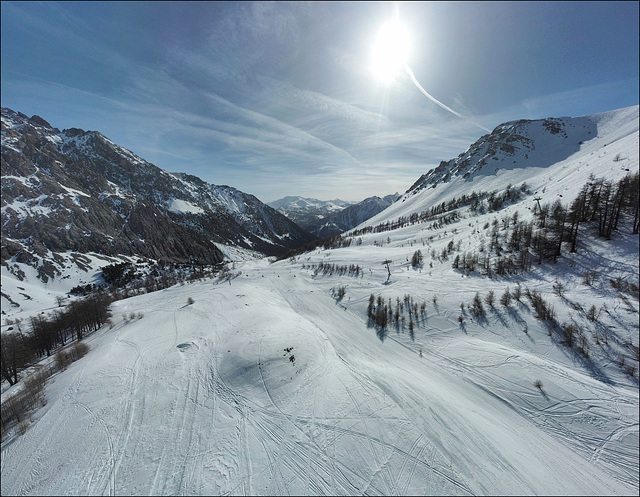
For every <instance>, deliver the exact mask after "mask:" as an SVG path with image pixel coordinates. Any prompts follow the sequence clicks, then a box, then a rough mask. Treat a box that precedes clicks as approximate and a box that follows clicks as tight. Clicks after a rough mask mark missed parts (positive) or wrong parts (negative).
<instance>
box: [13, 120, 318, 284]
mask: <svg viewBox="0 0 640 497" xmlns="http://www.w3.org/2000/svg"><path fill="white" fill-rule="evenodd" d="M2 227H3V228H2V261H3V263H6V261H7V260H9V259H11V258H12V257H16V258H17V260H18V261H22V262H24V261H28V260H33V261H35V259H34V258H39V259H40V260H42V259H47V263H48V264H49V265H54V266H55V265H56V262H55V259H56V255H55V254H56V253H58V254H59V253H62V252H66V251H68V250H71V251H74V252H78V253H89V252H93V253H97V254H103V255H105V256H117V255H128V256H132V255H137V256H141V257H148V258H152V259H156V260H167V261H176V262H198V263H205V264H215V263H219V262H221V261H222V259H223V255H222V252H221V251H220V249H219V248H218V247H217V245H216V244H222V245H229V246H234V247H243V248H246V249H250V250H253V251H257V252H260V253H262V254H266V255H275V254H278V253H282V252H283V251H285V250H287V249H291V248H293V247H296V246H299V245H300V244H302V243H306V242H308V241H309V240H312V239H313V236H312V235H310V234H309V233H307V232H306V231H304V230H302V229H301V228H300V227H299V226H297V225H296V224H295V223H293V222H291V221H290V220H289V219H287V218H286V217H285V216H283V215H281V214H280V213H278V212H277V211H275V210H274V209H272V208H270V207H268V206H267V205H265V204H263V203H262V202H260V201H259V200H258V199H257V198H256V197H254V196H253V195H249V194H246V193H243V192H240V191H238V190H236V189H234V188H231V187H229V186H216V185H211V184H207V183H205V182H204V181H202V180H200V179H199V178H197V177H195V176H191V175H186V174H181V173H169V172H166V171H163V170H161V169H160V168H158V167H156V166H154V165H153V164H150V163H149V162H147V161H145V160H144V159H142V158H141V157H139V156H137V155H135V154H134V153H132V152H130V151H129V150H126V149H124V148H122V147H120V146H118V145H116V144H115V143H113V142H112V141H111V140H109V139H108V138H107V137H105V136H104V135H102V134H101V133H99V132H97V131H83V130H80V129H76V128H72V129H67V130H64V131H60V130H58V129H57V128H54V127H52V126H51V125H50V124H49V123H48V122H46V121H45V120H44V119H42V118H41V117H39V116H33V117H31V118H29V117H27V116H26V115H24V114H21V113H19V112H15V111H13V110H11V109H7V108H3V109H2ZM33 261H32V262H33ZM33 264H35V265H37V264H38V263H37V262H33ZM58 269H59V268H58ZM52 271H53V273H52V275H53V274H55V272H56V271H57V269H53V270H52Z"/></svg>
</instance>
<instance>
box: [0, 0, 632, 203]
mask: <svg viewBox="0 0 640 497" xmlns="http://www.w3.org/2000/svg"><path fill="white" fill-rule="evenodd" d="M394 12H395V14H397V17H398V19H399V20H400V22H401V23H403V25H404V26H405V27H406V29H407V32H408V33H409V34H408V38H409V45H410V47H409V52H408V55H407V61H406V66H405V67H406V68H407V71H406V72H407V74H399V75H397V76H396V78H395V80H393V81H391V82H390V83H382V82H381V81H379V80H377V79H376V78H375V77H374V76H373V74H372V71H371V51H372V48H373V46H374V42H375V39H376V34H377V33H378V30H379V29H380V27H381V26H382V25H383V24H384V23H385V22H388V21H389V20H391V19H392V17H393V16H394ZM458 27H461V28H462V29H460V30H458ZM96 28H98V29H96ZM638 45H639V43H638V2H514V3H493V2H475V3H464V2H444V3H431V2H415V3H414V2H409V3H400V4H397V3H394V2H381V3H378V2H339V3H333V2H330V3H315V2H299V3H289V2H285V3H266V2H233V3H231V2H213V3H195V2H179V3H177V2H142V3H129V2H124V3H118V2H100V3H94V2H73V3H71V2H60V3H41V4H32V3H22V2H2V59H1V65H2V66H1V67H2V76H1V77H2V85H1V88H2V106H3V107H9V108H11V109H13V110H14V111H16V112H22V113H24V114H27V115H29V116H31V115H34V114H35V115H39V116H41V117H42V118H44V119H45V120H47V121H48V122H49V123H50V124H51V125H52V126H53V127H56V128H59V129H66V128H71V127H77V128H82V129H85V130H95V131H99V132H100V133H102V134H104V135H105V136H107V137H108V138H109V139H111V140H112V141H114V142H115V143H117V144H118V145H120V146H123V147H125V148H127V149H129V150H131V151H132V152H134V153H135V154H137V155H139V156H140V157H142V158H143V159H145V160H147V161H149V162H151V163H153V164H155V165H156V166H158V167H160V168H161V169H163V170H166V171H169V172H184V173H188V174H193V175H195V176H197V177H199V178H201V179H203V180H204V181H206V182H208V183H212V184H216V185H223V184H224V185H229V186H232V187H233V188H236V189H238V190H241V191H243V192H246V193H249V194H252V195H255V196H256V197H258V198H259V199H260V200H261V201H263V202H265V203H267V202H272V201H275V200H279V199H281V198H284V197H286V196H300V197H304V198H315V199H321V200H327V199H340V200H345V201H351V202H358V201H361V200H363V199H364V198H367V197H371V196H374V195H375V196H380V197H384V196H385V195H389V194H392V193H394V192H400V193H402V192H404V191H406V190H407V189H408V188H409V187H410V186H411V185H412V184H413V183H414V182H415V181H416V180H417V179H418V178H419V177H420V176H421V175H422V174H424V173H426V172H428V171H429V170H430V169H432V168H434V167H435V166H437V165H438V163H439V162H440V161H442V160H449V159H452V158H455V157H456V156H458V155H459V154H460V153H462V152H463V151H464V150H466V149H467V148H468V147H469V146H470V145H471V144H472V143H473V142H475V141H476V140H477V139H478V138H480V137H481V136H482V135H484V134H486V130H488V129H494V128H495V127H496V126H498V125H500V124H502V123H504V122H507V121H512V120H518V119H541V118H546V117H565V116H566V117H579V116H583V115H592V114H597V113H600V112H605V111H610V110H615V109H619V108H623V107H630V106H634V105H638V87H639V85H638V57H639V55H638ZM410 76H411V77H410ZM430 96H433V100H432V99H431V98H429V97H430ZM425 97H428V98H425ZM435 100H437V102H436V101H435ZM436 103H437V105H436ZM283 178H286V184H283V183H284V182H285V181H283Z"/></svg>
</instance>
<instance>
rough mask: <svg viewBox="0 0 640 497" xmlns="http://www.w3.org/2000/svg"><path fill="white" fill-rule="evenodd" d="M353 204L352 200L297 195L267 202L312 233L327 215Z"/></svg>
mask: <svg viewBox="0 0 640 497" xmlns="http://www.w3.org/2000/svg"><path fill="white" fill-rule="evenodd" d="M353 204H354V202H346V201H344V200H340V199H335V200H318V199H316V198H307V197H299V196H288V197H284V198H281V199H278V200H274V201H273V202H267V205H268V206H270V207H273V208H274V209H276V210H277V211H278V212H280V213H281V214H284V215H285V216H287V217H288V218H289V219H291V220H292V221H294V222H295V223H296V224H297V225H299V226H300V227H301V228H304V229H305V230H307V231H309V232H310V233H313V230H315V229H317V227H318V226H319V225H320V223H322V221H323V220H324V219H325V218H326V217H327V216H330V215H332V214H335V213H336V212H340V211H341V210H343V209H344V208H346V207H349V206H350V205H353Z"/></svg>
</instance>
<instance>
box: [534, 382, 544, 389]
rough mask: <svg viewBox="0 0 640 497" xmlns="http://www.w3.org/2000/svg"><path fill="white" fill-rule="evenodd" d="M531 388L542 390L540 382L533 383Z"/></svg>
mask: <svg viewBox="0 0 640 497" xmlns="http://www.w3.org/2000/svg"><path fill="white" fill-rule="evenodd" d="M533 386H534V387H536V388H537V389H538V390H542V382H541V381H540V380H536V381H534V382H533Z"/></svg>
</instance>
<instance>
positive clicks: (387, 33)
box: [373, 20, 409, 83]
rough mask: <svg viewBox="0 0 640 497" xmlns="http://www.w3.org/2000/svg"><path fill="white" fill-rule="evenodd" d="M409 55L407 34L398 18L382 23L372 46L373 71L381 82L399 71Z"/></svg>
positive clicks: (392, 78) (391, 77)
mask: <svg viewBox="0 0 640 497" xmlns="http://www.w3.org/2000/svg"><path fill="white" fill-rule="evenodd" d="M408 55H409V34H408V33H407V31H406V29H404V27H403V26H402V24H400V22H399V21H398V20H393V21H390V22H387V23H386V24H384V25H383V26H382V27H381V28H380V31H379V32H378V38H377V39H376V43H375V45H374V47H373V72H374V74H375V75H376V77H377V78H378V79H379V80H381V81H383V82H386V83H388V82H391V81H393V80H394V79H395V77H396V76H397V75H398V73H400V72H401V71H402V70H403V68H404V66H405V64H406V63H407V58H408Z"/></svg>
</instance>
